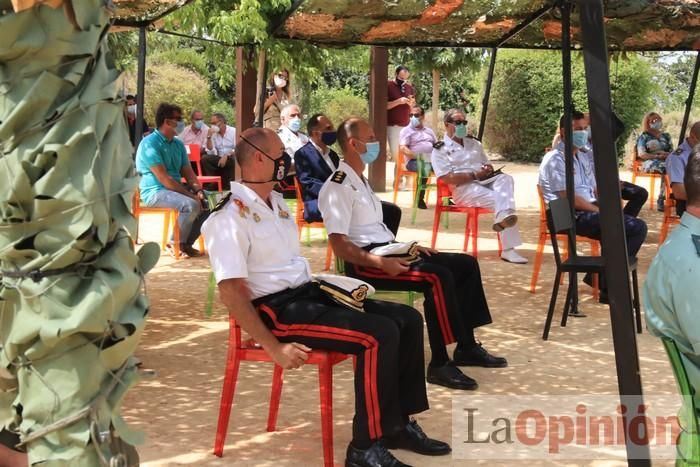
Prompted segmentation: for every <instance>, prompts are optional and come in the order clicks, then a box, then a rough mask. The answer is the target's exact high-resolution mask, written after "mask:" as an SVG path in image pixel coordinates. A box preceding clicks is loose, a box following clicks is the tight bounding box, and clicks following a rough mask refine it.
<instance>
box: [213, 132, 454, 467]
mask: <svg viewBox="0 0 700 467" xmlns="http://www.w3.org/2000/svg"><path fill="white" fill-rule="evenodd" d="M236 154H237V159H238V162H239V164H240V166H241V173H242V180H241V182H240V183H239V182H233V183H231V193H230V195H229V196H228V197H226V198H224V199H223V200H222V202H220V203H219V205H218V206H217V207H216V209H214V210H213V213H212V215H211V216H210V217H209V219H208V221H207V222H206V224H205V225H204V226H203V228H202V230H203V232H204V235H205V239H206V242H207V249H208V250H209V259H210V261H211V264H212V269H213V270H214V274H215V276H216V280H217V282H218V285H219V291H220V293H221V299H222V301H223V302H224V304H225V305H226V307H227V308H228V310H229V313H230V314H231V315H232V316H233V317H234V318H235V319H236V321H237V322H238V324H239V325H240V326H241V327H242V328H243V329H244V330H245V331H246V332H247V333H248V334H250V336H251V337H252V338H254V339H255V341H256V342H257V343H258V344H260V345H261V346H262V347H263V349H265V351H266V352H267V353H268V354H269V355H270V356H271V357H272V359H273V360H274V362H275V363H276V364H278V365H280V366H281V367H283V368H286V369H289V368H298V367H300V366H301V365H303V364H304V361H306V359H307V358H308V352H309V351H311V350H312V349H319V350H329V351H337V352H342V353H346V354H351V355H354V356H356V368H355V415H354V418H353V420H352V441H351V442H350V445H349V446H348V449H347V458H346V461H345V465H346V466H353V467H376V466H378V465H382V466H388V467H405V466H406V464H404V463H402V462H400V461H398V460H397V459H396V458H395V457H394V456H393V454H391V453H390V452H389V451H388V450H387V448H389V449H407V450H411V451H414V452H417V453H419V454H423V455H433V456H436V455H445V454H449V453H450V452H451V448H450V446H449V445H448V444H447V443H444V442H442V441H437V440H433V439H430V438H428V437H427V436H426V435H425V433H424V432H423V431H422V430H421V428H420V427H419V426H418V424H417V423H416V421H415V420H410V419H409V415H410V414H415V413H419V412H423V411H425V410H427V409H428V399H427V396H426V390H425V380H424V377H423V368H424V357H423V321H422V319H421V317H420V315H419V314H418V312H417V311H416V310H415V309H413V308H411V307H409V306H406V305H402V304H398V303H390V302H381V301H377V300H369V299H367V300H364V303H363V308H364V313H362V312H359V311H357V308H351V307H348V306H344V305H342V304H339V303H337V302H336V301H334V299H332V298H331V295H328V294H326V293H325V292H324V291H323V290H322V289H321V287H320V285H319V283H318V282H315V281H312V278H311V273H310V267H309V263H308V261H307V260H306V258H304V257H302V256H301V255H300V251H299V240H298V233H297V227H296V223H295V221H294V216H293V215H292V214H290V212H289V210H288V208H287V205H286V203H285V201H284V199H283V198H282V195H281V194H279V193H277V192H275V191H273V187H274V186H275V184H276V183H277V182H279V181H280V180H282V179H283V178H284V177H285V176H286V175H287V173H288V171H289V168H290V166H291V163H290V162H291V158H290V157H289V156H288V155H287V154H286V153H285V152H284V146H283V145H282V142H281V141H280V139H279V138H278V137H277V135H276V134H275V133H274V132H273V131H272V130H269V129H263V128H250V129H248V130H246V131H244V132H243V134H242V135H241V141H240V143H239V145H238V147H237V148H236ZM342 279H347V278H342ZM362 286H363V287H365V290H367V289H366V287H367V285H366V284H362V285H361V287H362ZM359 288H360V287H358V288H357V289H355V290H358V289H359ZM355 290H353V292H355ZM352 297H353V298H355V294H354V293H353V294H352ZM356 300H359V299H357V298H356ZM302 463H304V462H302Z"/></svg>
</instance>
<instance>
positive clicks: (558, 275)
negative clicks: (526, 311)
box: [542, 268, 561, 341]
mask: <svg viewBox="0 0 700 467" xmlns="http://www.w3.org/2000/svg"><path fill="white" fill-rule="evenodd" d="M559 282H561V271H560V270H559V268H557V272H556V274H555V275H554V286H553V287H552V297H551V298H550V299H549V310H547V320H546V321H545V323H544V332H543V333H542V340H545V341H546V340H547V338H548V337H549V328H551V327H552V318H553V317H554V308H555V307H556V305H557V294H558V293H559Z"/></svg>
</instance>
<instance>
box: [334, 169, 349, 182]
mask: <svg viewBox="0 0 700 467" xmlns="http://www.w3.org/2000/svg"><path fill="white" fill-rule="evenodd" d="M347 176H348V174H346V173H345V172H343V171H342V170H336V171H335V172H334V173H333V175H332V176H331V181H333V182H335V183H343V180H345V177H347Z"/></svg>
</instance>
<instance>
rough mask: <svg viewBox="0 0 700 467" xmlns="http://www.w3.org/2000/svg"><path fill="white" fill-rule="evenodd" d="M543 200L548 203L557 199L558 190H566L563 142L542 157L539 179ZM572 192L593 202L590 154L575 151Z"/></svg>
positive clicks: (593, 182) (593, 187) (593, 186)
mask: <svg viewBox="0 0 700 467" xmlns="http://www.w3.org/2000/svg"><path fill="white" fill-rule="evenodd" d="M537 184H538V185H539V186H540V187H542V192H543V194H544V200H545V201H546V202H547V203H549V202H550V201H553V200H555V199H557V198H558V197H559V196H558V195H557V193H558V192H559V191H566V163H565V162H564V143H563V142H562V143H560V144H559V145H558V146H557V147H556V148H554V149H552V150H551V151H549V152H548V153H547V154H545V155H544V157H543V158H542V163H541V164H540V173H539V180H538V181H537ZM574 192H575V194H576V195H578V196H580V197H581V198H583V199H584V200H586V201H588V202H589V203H592V202H595V201H596V199H597V197H596V180H595V174H594V173H593V162H592V158H591V156H590V155H588V154H585V153H582V152H580V151H576V155H575V156H574Z"/></svg>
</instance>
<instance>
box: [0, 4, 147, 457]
mask: <svg viewBox="0 0 700 467" xmlns="http://www.w3.org/2000/svg"><path fill="white" fill-rule="evenodd" d="M59 3H60V2H59ZM63 3H64V4H65V5H64V6H63V7H59V8H56V9H54V8H51V7H49V6H36V7H33V8H30V9H27V10H23V11H20V12H16V13H15V12H13V9H12V6H11V5H10V2H9V1H8V0H0V30H1V31H2V41H0V63H2V67H0V178H1V179H2V181H1V182H0V274H1V276H0V279H1V282H0V429H2V428H4V429H7V430H10V431H15V432H19V434H20V436H21V439H22V440H23V441H29V442H28V443H27V445H26V448H27V449H28V453H29V459H30V462H31V463H32V464H36V463H42V462H44V463H43V464H42V465H47V466H71V467H76V466H90V467H94V466H98V465H101V464H104V463H105V460H108V459H109V458H110V456H111V455H112V453H114V451H115V450H114V446H115V445H118V444H119V441H118V440H119V438H117V437H115V436H110V431H111V430H113V431H116V433H118V435H120V436H121V437H122V439H124V440H125V441H127V442H128V443H135V442H137V441H138V438H137V437H135V436H132V434H130V433H129V432H128V431H127V430H126V428H125V426H124V423H123V421H122V419H121V418H120V416H119V408H120V403H121V400H122V397H123V395H124V393H125V392H126V390H127V388H128V387H129V385H130V384H132V383H133V381H134V380H135V378H136V371H135V368H134V364H133V358H131V355H132V354H133V352H134V349H135V348H136V345H137V343H138V340H139V337H140V335H141V333H142V331H143V327H144V319H145V315H146V313H147V311H148V302H147V300H146V298H145V297H144V296H143V295H142V293H141V289H142V283H143V275H144V274H145V272H146V271H147V270H148V269H150V268H151V267H152V266H153V264H154V263H155V261H156V260H157V256H158V251H157V250H158V248H157V246H155V245H148V246H146V247H144V248H142V249H141V251H140V252H139V254H138V255H136V254H135V253H134V248H133V243H132V240H131V238H130V236H129V232H133V231H134V227H135V225H134V219H133V217H132V216H131V214H130V208H131V198H132V192H133V190H134V188H135V186H136V182H137V180H136V178H135V177H134V173H133V166H132V160H131V147H130V144H129V139H128V135H127V129H126V123H125V119H124V114H123V108H124V104H123V102H121V101H119V100H118V99H117V87H116V79H117V77H118V74H117V72H116V70H115V69H114V68H113V67H112V66H111V64H110V63H108V60H107V58H106V55H105V54H106V40H105V35H106V31H107V26H108V21H109V14H110V12H109V11H108V10H107V9H106V8H105V3H106V2H105V1H104V0H80V1H73V2H71V1H70V0H64V1H63ZM57 423H58V425H57ZM41 429H47V431H48V433H46V434H43V435H42V433H41V432H40V431H39V430H41ZM37 433H38V434H39V435H37ZM33 438H35V439H33ZM96 448H97V449H96ZM117 451H118V449H117Z"/></svg>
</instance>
